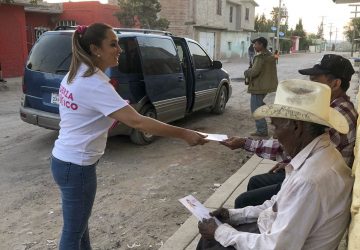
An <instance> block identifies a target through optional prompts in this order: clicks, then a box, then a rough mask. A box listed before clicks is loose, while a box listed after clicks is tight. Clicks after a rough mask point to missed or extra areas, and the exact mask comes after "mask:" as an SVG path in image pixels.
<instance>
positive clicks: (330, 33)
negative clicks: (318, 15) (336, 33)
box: [329, 23, 333, 50]
mask: <svg viewBox="0 0 360 250" xmlns="http://www.w3.org/2000/svg"><path fill="white" fill-rule="evenodd" d="M332 25H333V24H332V23H330V32H329V35H330V41H329V45H330V50H332V46H331V36H332Z"/></svg>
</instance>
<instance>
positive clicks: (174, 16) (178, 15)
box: [160, 0, 193, 36]
mask: <svg viewBox="0 0 360 250" xmlns="http://www.w3.org/2000/svg"><path fill="white" fill-rule="evenodd" d="M160 4H161V13H160V15H161V17H163V18H166V19H167V20H169V21H170V26H169V31H170V32H171V33H173V34H174V35H177V36H189V35H190V34H189V30H188V29H189V25H186V24H185V23H186V22H189V21H192V18H193V17H192V7H191V4H190V0H171V1H170V0H160Z"/></svg>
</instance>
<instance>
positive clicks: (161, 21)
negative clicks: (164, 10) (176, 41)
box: [115, 0, 170, 30]
mask: <svg viewBox="0 0 360 250" xmlns="http://www.w3.org/2000/svg"><path fill="white" fill-rule="evenodd" d="M118 3H119V6H120V11H119V12H118V13H116V14H115V16H116V17H117V18H118V19H119V21H120V23H121V24H123V25H124V26H125V27H130V28H132V27H134V26H135V23H136V19H138V20H139V21H140V26H141V28H146V29H160V30H166V29H168V28H169V24H170V22H169V21H168V20H167V19H165V18H159V17H158V13H159V12H160V11H161V4H160V3H159V1H158V0H118Z"/></svg>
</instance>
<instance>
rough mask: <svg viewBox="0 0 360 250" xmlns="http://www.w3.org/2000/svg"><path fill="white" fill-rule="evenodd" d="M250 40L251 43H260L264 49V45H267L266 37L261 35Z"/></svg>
mask: <svg viewBox="0 0 360 250" xmlns="http://www.w3.org/2000/svg"><path fill="white" fill-rule="evenodd" d="M251 42H252V43H256V42H258V43H261V44H262V46H263V47H264V48H265V49H266V47H267V45H268V41H267V39H266V38H265V37H262V36H261V37H258V38H256V39H254V40H252V41H251Z"/></svg>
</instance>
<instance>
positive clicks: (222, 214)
mask: <svg viewBox="0 0 360 250" xmlns="http://www.w3.org/2000/svg"><path fill="white" fill-rule="evenodd" d="M210 215H211V216H214V217H216V218H217V219H218V220H219V221H221V222H222V223H228V224H230V214H229V210H228V209H226V208H223V207H220V208H218V209H216V210H215V211H213V212H211V213H210Z"/></svg>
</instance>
